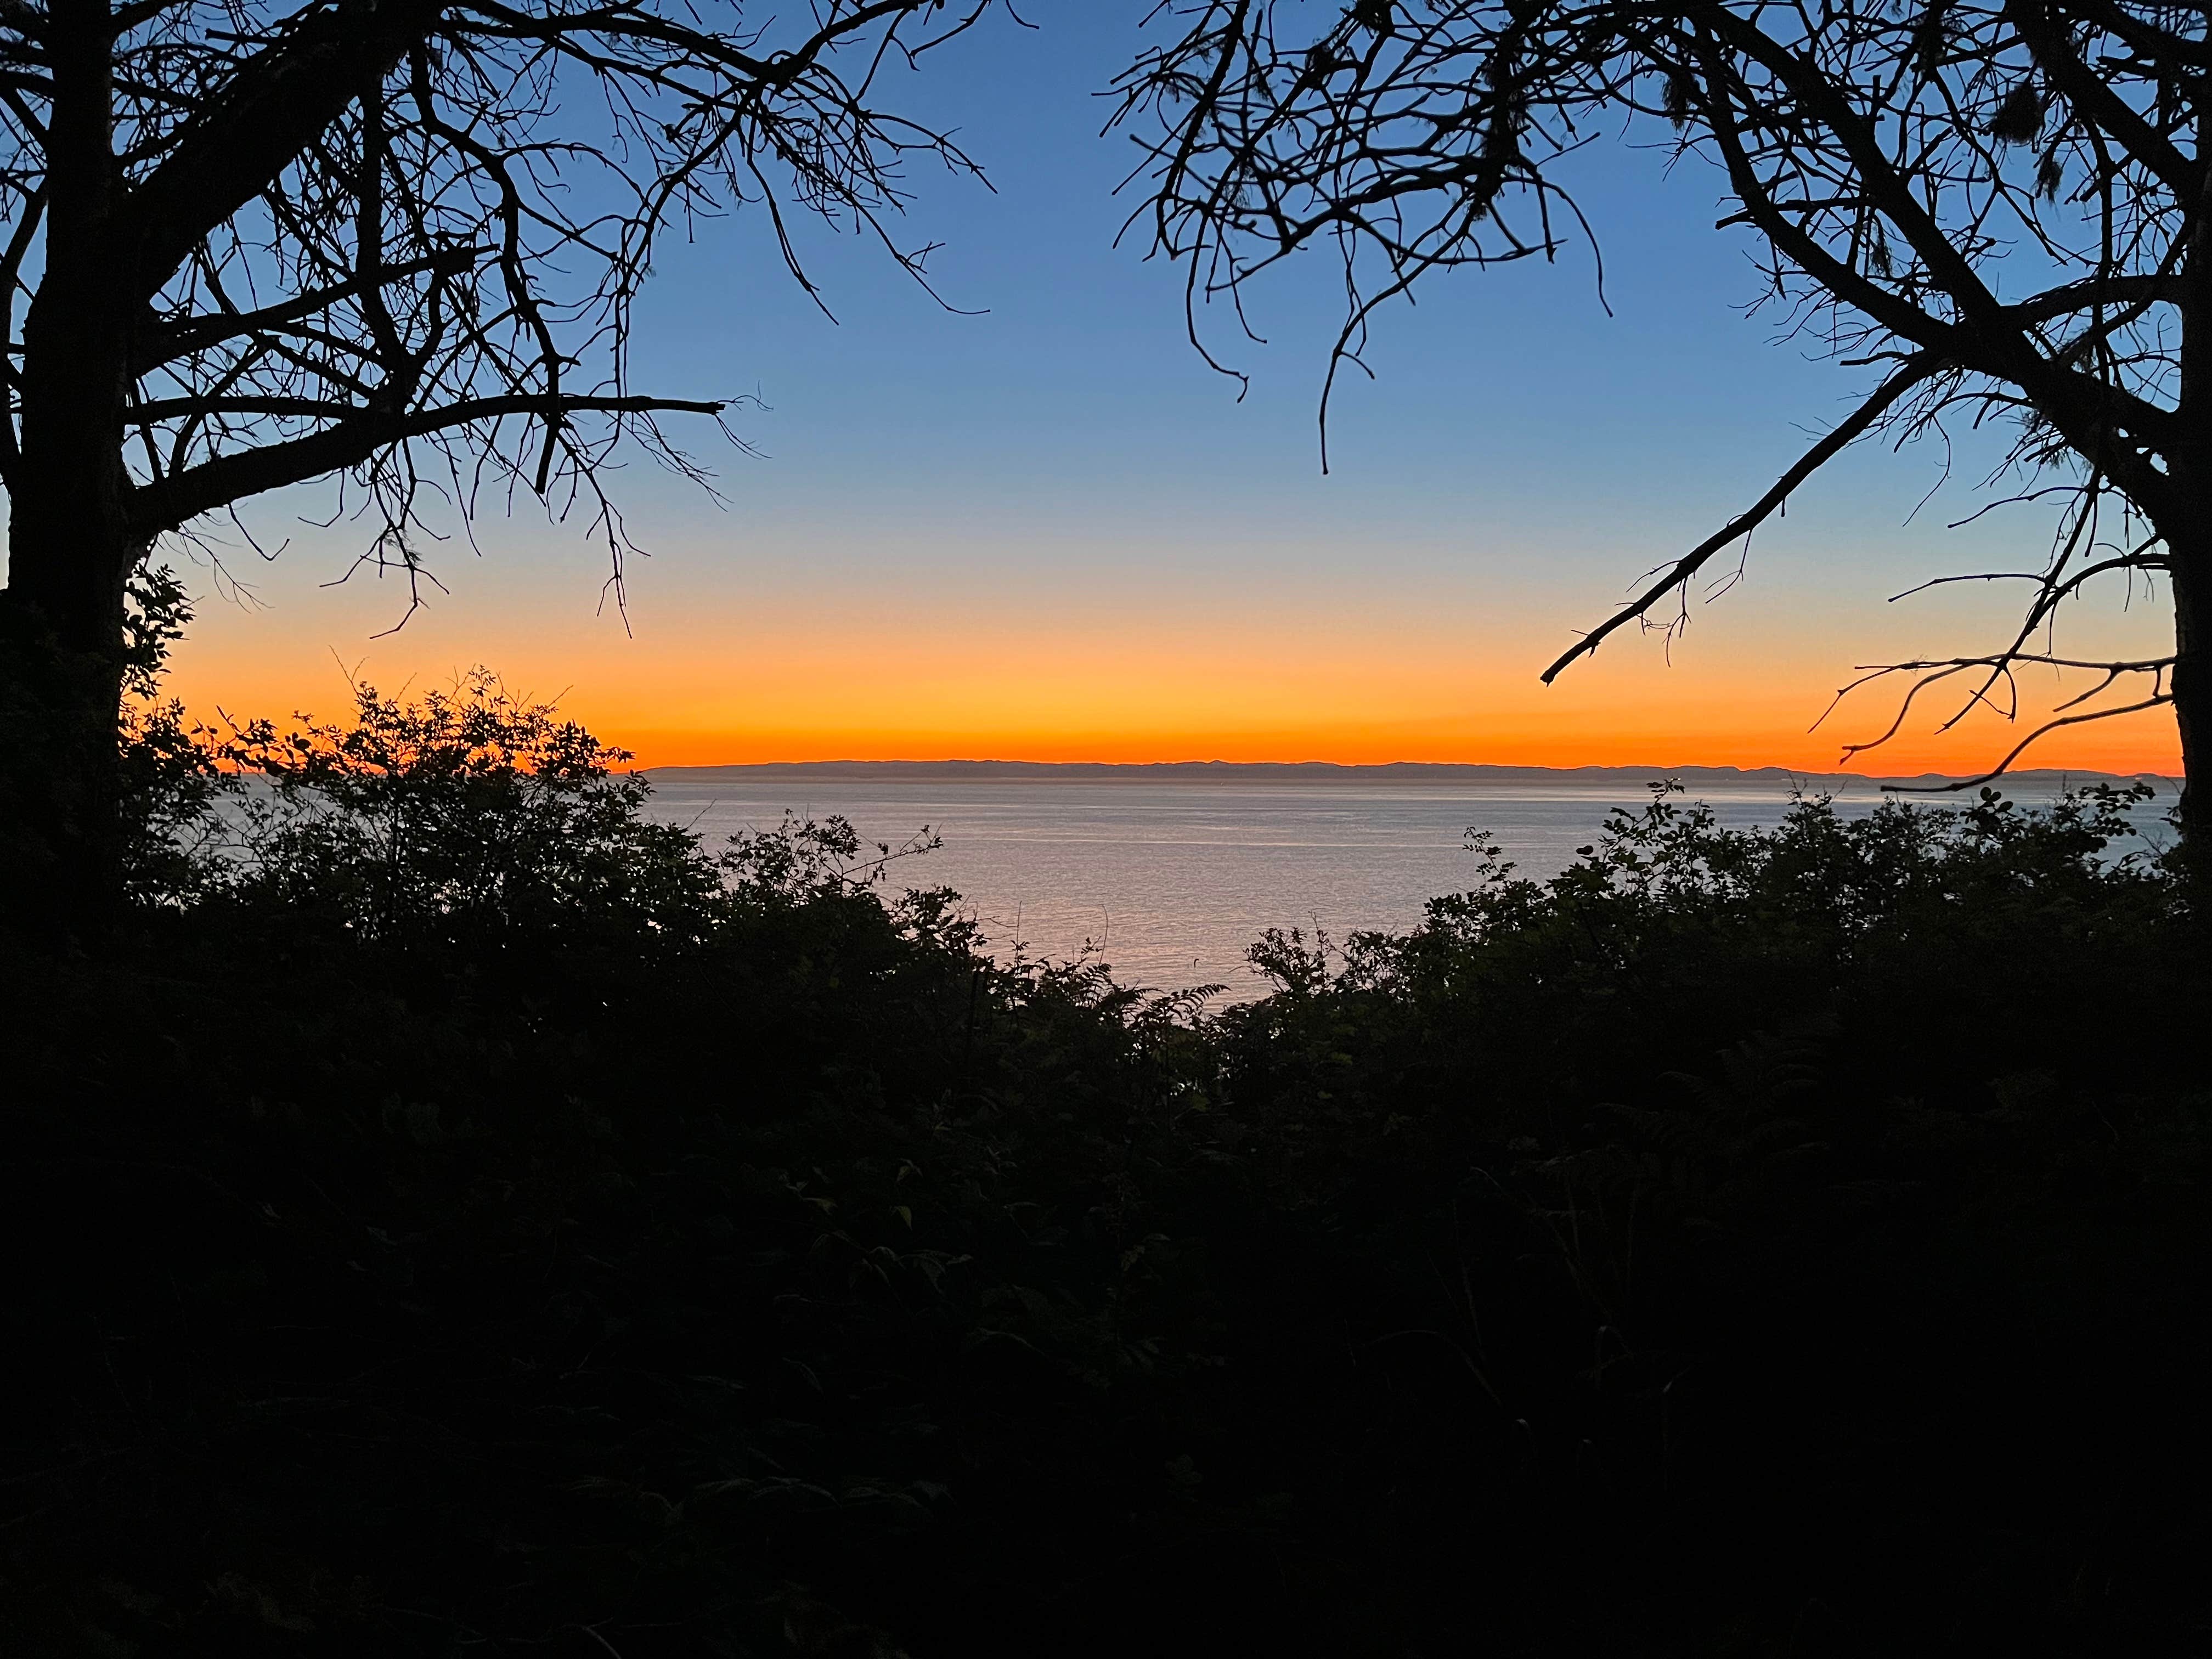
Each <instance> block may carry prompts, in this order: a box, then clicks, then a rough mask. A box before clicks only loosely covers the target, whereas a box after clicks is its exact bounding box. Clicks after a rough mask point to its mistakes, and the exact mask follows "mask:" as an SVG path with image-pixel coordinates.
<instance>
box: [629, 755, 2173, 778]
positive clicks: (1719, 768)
mask: <svg viewBox="0 0 2212 1659" xmlns="http://www.w3.org/2000/svg"><path fill="white" fill-rule="evenodd" d="M1017 767H1018V768H1023V769H1031V770H1036V771H1048V772H1071V771H1093V772H1144V771H1155V772H1156V771H1167V770H1194V769H1214V770H1220V771H1241V772H1255V771H1267V770H1277V771H1330V772H1389V771H1409V770H1419V771H1428V772H1547V773H1558V774H1560V775H1567V774H1572V773H1586V772H1634V773H1646V774H1652V773H1656V774H1660V775H1665V774H1670V773H1684V772H1721V773H1732V774H1735V775H1738V776H1742V777H1755V776H1759V775H1767V774H1771V775H1781V776H1786V777H1794V778H1844V779H1848V780H1850V781H1853V782H1860V783H1882V782H1887V781H1901V780H1917V779H1928V778H1936V779H1942V781H1945V782H1948V783H1960V784H1972V783H1974V782H1977V781H1983V782H1988V783H1991V784H1996V783H2000V782H2002V781H2003V780H2004V779H2006V778H2015V779H2025V778H2034V779H2038V780H2049V779H2052V778H2069V777H2075V778H2083V779H2102V778H2114V779H2122V780H2128V781H2158V782H2161V783H2173V784H2179V783H2180V782H2182V781H2183V778H2182V776H2181V775H2179V774H2178V773H2168V772H2154V771H2147V770H2137V771H2113V770H2109V769H2103V768H2096V767H2073V766H2051V767H2017V768H2014V769H2010V770H2008V771H2006V772H2002V773H1999V774H1996V775H1985V774H1982V773H1950V772H1929V771H1923V772H1851V771H1844V770H1841V769H1837V770H1832V771H1824V770H1820V769H1813V768H1807V767H1797V766H1784V765H1781V764H1778V763H1769V764H1765V765H1761V766H1735V765H1729V764H1726V763H1707V762H1699V761H1678V762H1674V763H1666V764H1661V763H1640V762H1639V763H1605V762H1589V763H1584V764H1582V765H1578V766H1545V765H1540V764H1534V763H1516V762H1510V761H1417V760H1396V761H1330V760H1296V761H1231V760H1202V759H1189V760H1162V761H1046V760H1024V759H1019V758H1012V757H956V756H945V757H912V758H899V759H878V760H862V759H855V758H844V757H840V758H831V759H823V760H804V761H793V760H782V761H701V762H691V763H684V764H681V765H659V766H645V767H641V768H639V770H640V771H645V772H724V771H745V772H799V771H820V770H823V769H833V768H834V769H857V770H867V771H880V770H883V769H916V768H948V769H987V768H1017Z"/></svg>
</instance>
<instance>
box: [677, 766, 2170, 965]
mask: <svg viewBox="0 0 2212 1659" xmlns="http://www.w3.org/2000/svg"><path fill="white" fill-rule="evenodd" d="M653 784H654V793H653V800H652V803H651V806H650V808H649V810H650V811H651V812H652V814H653V816H654V817H657V818H660V819H662V820H664V821H666V822H673V823H684V824H688V825H690V827H691V828H692V829H694V830H696V832H698V833H699V834H701V835H702V836H705V837H707V838H708V842H709V843H710V844H716V843H719V842H720V840H721V838H722V837H724V836H728V835H730V834H732V833H734V832H735V831H737V830H739V829H744V828H747V827H753V828H762V829H765V828H769V827H770V826H773V825H774V824H775V823H776V822H777V821H778V820H779V819H781V817H782V815H783V813H784V811H786V809H789V810H791V811H797V812H799V813H801V814H805V813H810V812H811V813H812V814H813V815H815V816H816V817H826V816H828V815H829V814H832V813H836V814H841V815H842V816H843V817H847V818H849V819H850V820H851V821H852V823H853V824H854V828H855V829H858V830H859V831H860V833H861V835H862V836H864V837H866V838H867V839H869V840H871V841H881V842H892V843H894V844H896V843H897V842H902V841H903V840H905V839H906V838H907V837H908V836H911V835H913V834H915V832H917V831H918V830H920V829H921V827H922V826H923V825H924V824H927V825H928V826H929V827H930V828H931V829H933V830H935V831H937V832H938V833H939V834H940V835H941V836H943V837H944V840H945V844H944V846H943V847H942V848H939V850H937V851H935V852H933V853H930V854H926V855H923V856H921V857H919V858H915V859H912V860H905V861H902V862H901V863H898V864H895V865H893V866H891V877H890V879H891V884H893V885H894V886H905V887H939V886H943V887H951V888H955V889H957V890H958V891H959V892H960V893H961V894H962V895H963V896H964V897H965V898H966V900H967V902H969V904H970V905H971V906H972V907H973V908H975V912H976V914H977V915H979V916H980V917H981V920H982V921H983V922H984V924H985V925H986V927H987V928H988V929H989V931H990V933H991V936H992V938H993V939H994V942H995V943H996V945H998V946H999V948H1000V951H1001V953H1002V954H1003V953H1005V952H1006V951H1010V950H1011V949H1012V946H1013V945H1014V944H1015V942H1016V941H1017V940H1018V941H1019V943H1020V944H1021V945H1022V947H1023V948H1024V950H1026V951H1028V952H1029V953H1030V955H1031V956H1032V957H1036V956H1042V957H1048V958H1053V959H1060V958H1064V957H1073V956H1074V955H1076V954H1077V953H1078V952H1079V951H1083V950H1084V949H1085V947H1086V945H1091V946H1096V947H1097V951H1098V953H1099V955H1100V956H1101V957H1103V960H1105V961H1106V962H1107V963H1110V964H1111V965H1112V967H1113V969H1114V970H1115V975H1116V977H1117V978H1119V979H1121V981H1123V982H1125V983H1133V984H1139V985H1145V986H1150V987H1157V988H1163V989H1165V988H1171V987H1184V986H1188V985H1194V984H1201V983H1209V982H1218V983H1224V984H1225V985H1227V986H1228V987H1230V988H1229V994H1231V995H1232V996H1247V995H1252V994H1257V993H1258V992H1259V991H1260V990H1261V989H1262V988H1263V987H1262V986H1261V982H1260V981H1258V980H1257V978H1256V977H1255V975H1254V974H1253V972H1252V969H1250V968H1249V966H1247V964H1246V963H1245V961H1244V952H1245V950H1246V948H1247V947H1248V946H1249V945H1251V943H1252V942H1253V940H1254V939H1256V938H1258V937H1259V935H1260V933H1261V931H1262V930H1263V929H1265V928H1268V927H1304V928H1306V929H1309V930H1310V929H1311V928H1312V927H1314V926H1315V925H1316V923H1318V924H1319V925H1320V926H1321V927H1324V928H1326V929H1327V930H1328V933H1330V935H1331V936H1332V937H1334V938H1341V937H1342V936H1343V935H1344V934H1346V933H1350V932H1352V931H1354V930H1356V929H1360V928H1403V927H1407V926H1410V925H1411V924H1412V923H1413V922H1415V921H1418V920H1419V917H1420V915H1421V908H1422V905H1423V903H1424V902H1425V901H1426V900H1428V899H1429V898H1431V896H1434V895H1436V894H1438V893H1446V892H1452V891H1456V890H1462V889H1464V888H1466V887H1468V886H1469V885H1471V884H1473V882H1474V877H1475V872H1476V867H1477V866H1476V860H1475V857H1474V854H1470V853H1468V851H1466V850H1465V845H1464V843H1465V836H1466V831H1467V830H1468V829H1469V828H1470V827H1473V828H1477V829H1488V830H1490V831H1492V833H1493V834H1494V836H1496V838H1497V842H1498V846H1499V848H1501V849H1502V850H1503V851H1504V855H1505V856H1506V857H1507V858H1509V859H1510V860H1513V861H1514V862H1515V863H1516V865H1517V866H1519V868H1518V873H1520V874H1522V875H1527V876H1534V877H1545V876H1551V875H1555V874H1557V873H1558V872H1559V871H1560V870H1562V869H1564V868H1565V867H1566V866H1567V865H1568V864H1570V863H1571V862H1572V861H1573V859H1574V856H1575V849H1576V848H1578V847H1582V846H1584V845H1587V844H1588V843H1589V842H1590V840H1591V839H1592V837H1593V836H1595V835H1596V833H1597V831H1598V828H1599V826H1600V824H1601V823H1602V822H1603V820H1604V817H1605V816H1606V813H1607V811H1609V810H1610V809H1612V808H1613V807H1615V806H1621V805H1628V806H1635V805H1641V804H1642V801H1643V799H1644V796H1642V795H1641V794H1640V793H1638V792H1636V791H1634V790H1633V789H1625V788H1623V787H1621V786H1620V785H1618V784H1613V783H1563V784H1557V785H1551V784H1546V785H1528V784H1483V783H1472V784H1465V785H1395V784H1388V785H1377V786H1367V785H1361V784H1352V783H1331V784H1322V785H1301V784H1296V783H1288V784H1283V783H1260V782H1253V783H1237V784H1213V783H1168V784H1156V783H1146V782H1139V781H1122V780H1112V781H1082V780H1071V781H1060V780H1050V781H1030V780H1019V781H1015V780H1005V781H998V780H994V781H966V780H942V779H913V780H884V779H875V778H869V779H856V778H842V777H835V776H809V777H804V778H797V779H794V778H792V777H790V776H788V775H785V776H782V777H772V776H764V775H761V774H757V773H751V772H749V771H746V770H744V769H728V770H724V769H686V770H680V771H668V772H662V773H659V774H658V775H655V776H654V778H653ZM1692 793H1693V795H1694V796H1695V797H1696V798H1698V799H1704V800H1706V801H1708V802H1710V803H1711V805H1712V806H1713V808H1714V810H1715V812H1716V814H1717V817H1718V818H1719V820H1720V822H1721V823H1723V824H1726V825H1728V826H1729V827H1731V828H1747V827H1749V826H1751V825H1753V824H1771V823H1774V822H1775V821H1776V820H1777V818H1778V817H1780V815H1781V813H1782V812H1783V811H1784V809H1785V808H1786V806H1787V805H1788V803H1789V797H1788V793H1787V792H1786V790H1785V789H1784V788H1781V787H1771V788H1769V787H1756V786H1753V787H1747V786H1744V785H1740V784H1739V785H1733V786H1727V787H1705V788H1700V789H1699V790H1696V791H1693V792H1692ZM2013 793H2015V795H2016V796H2017V797H2018V798H2019V799H2021V800H2023V801H2032V800H2035V799H2048V797H2049V795H2050V793H2051V790H2050V789H2049V788H2048V787H2041V788H2038V787H2034V786H2033V785H2029V786H2025V787H2019V788H2016V789H2015V791H2014V792H2013ZM1878 799H1880V797H1879V796H1878V795H1877V794H1876V793H1875V791H1874V790H1873V788H1872V787H1862V788H1858V789H1856V790H1853V791H1852V792H1850V793H1843V794H1839V795H1838V797H1837V800H1836V805H1837V809H1838V811H1841V812H1843V813H1844V814H1846V815H1848V816H1851V817H1858V816H1861V815H1863V814H1864V813H1866V812H1868V811H1871V810H1872V809H1873V807H1874V805H1875V803H1876V801H1877V800H1878ZM2171 804H2172V803H2171V800H2170V799H2164V798H2162V799H2159V800H2157V801H2154V802H2152V803H2151V804H2150V805H2149V806H2148V807H2147V808H2145V809H2142V811H2141V812H2140V814H2139V822H2141V823H2142V825H2143V827H2144V828H2145V829H2147V830H2150V831H2152V832H2153V833H2155V830H2156V826H2157V824H2158V823H2159V820H2160V815H2161V814H2162V813H2163V812H2164V811H2165V810H2166V808H2167V807H2168V806H2170V805H2171Z"/></svg>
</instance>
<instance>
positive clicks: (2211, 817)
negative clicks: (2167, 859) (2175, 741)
mask: <svg viewBox="0 0 2212 1659" xmlns="http://www.w3.org/2000/svg"><path fill="white" fill-rule="evenodd" d="M2205 539H2212V538H2200V540H2199V543H2198V544H2197V545H2194V546H2192V545H2191V544H2189V542H2188V541H2187V540H2186V539H2185V538H2171V537H2170V538H2168V540H2167V548H2168V550H2169V551H2170V552H2171V554H2172V559H2173V566H2172V571H2171V573H2170V575H2169V586H2170V587H2171V589H2172V595H2173V650H2174V660H2173V719H2174V724H2175V725H2176V726H2178V727H2179V729H2180V732H2181V812H2180V819H2181V834H2182V839H2183V840H2184V842H2186V843H2188V848H2187V851H2188V855H2189V857H2190V860H2191V865H2192V866H2201V865H2202V864H2203V863H2204V862H2205V860H2206V854H2207V852H2208V849H2212V562H2209V561H2212V546H2207V545H2205V544H2204V540H2205Z"/></svg>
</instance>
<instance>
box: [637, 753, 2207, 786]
mask: <svg viewBox="0 0 2212 1659" xmlns="http://www.w3.org/2000/svg"><path fill="white" fill-rule="evenodd" d="M644 770H645V771H647V773H648V774H650V775H653V776H655V777H665V778H666V779H667V780H668V781H670V782H676V781H686V782H693V781H697V782H703V781H707V779H708V776H709V775H712V776H714V777H715V778H727V779H728V780H730V781H732V782H736V781H738V780H740V779H746V778H757V779H758V780H760V781H763V782H770V781H782V780H785V779H817V780H823V779H842V780H846V781H854V782H866V783H955V782H957V783H1047V782H1064V783H1166V784H1239V783H1308V784H1390V783H1399V784H1450V783H1469V784H1472V783H1487V784H1541V783H1554V784H1564V783H1589V784H1599V783H1603V784H1629V785H1633V786H1634V787H1637V788H1639V789H1640V788H1642V787H1644V785H1646V784H1648V783H1651V782H1654V781H1657V780H1659V779H1662V778H1674V779H1678V780H1680V781H1681V783H1682V784H1683V785H1684V786H1685V787H1710V786H1713V785H1719V784H1734V785H1739V786H1741V785H1747V784H1749V785H1761V784H1763V785H1771V786H1775V787H1791V786H1795V787H1801V788H1818V789H1827V790H1832V791H1837V792H1839V793H1840V791H1841V790H1843V789H1844V788H1847V787H1863V788H1867V789H1877V788H1881V787H1900V786H1901V787H1909V788H1919V789H1927V788H1931V787H1932V788H1941V787H1943V786H1944V785H1947V784H1955V783H1959V782H1961V781H1963V779H1961V778H1960V777H1958V776H1954V775H1949V774H1945V773H1941V772H1922V773H1917V774H1904V773H1897V774H1886V775H1880V776H1873V775H1867V774H1864V773H1858V772H1799V771H1794V770H1792V769H1790V768H1788V767H1784V766H1761V767H1750V768H1746V767H1736V766H1486V765H1480V764H1474V763H1454V762H1431V761H1393V762H1390V763H1387V764H1383V765H1376V766H1346V765H1340V764H1339V763H1335V762H1333V761H1151V762H1126V763H1117V762H1105V761H1069V762H1057V761H1006V760H897V761H853V760H839V761H768V762H761V763H751V764H735V765H726V766H654V767H647V768H645V769H644ZM2136 781H2142V782H2147V783H2150V784H2152V785H2154V786H2166V787H2174V788H2178V787H2179V785H2180V782H2181V780H2180V779H2179V778H2178V777H2172V776H2169V775H2166V774H2163V773H2157V772H2140V773H2125V772H2088V771H2076V770H2070V769H2061V768H2040V769H2035V770H2033V771H2027V770H2023V771H2017V772H2008V773H2007V774H2006V775H2004V776H2003V777H2002V778H2001V779H1998V780H1996V782H1997V784H1998V785H1999V786H2000V787H2015V788H2016V787H2021V786H2025V785H2033V786H2035V787H2040V788H2057V787H2062V786H2063V785H2065V784H2069V783H2082V784H2092V783H2134V782H2136Z"/></svg>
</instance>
